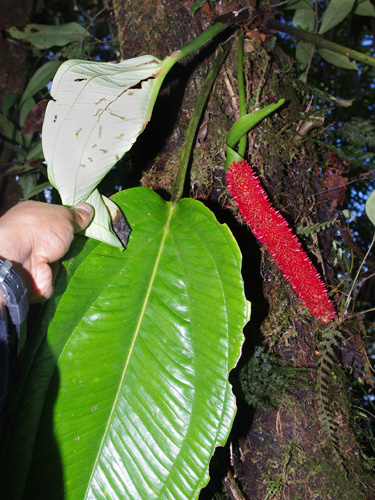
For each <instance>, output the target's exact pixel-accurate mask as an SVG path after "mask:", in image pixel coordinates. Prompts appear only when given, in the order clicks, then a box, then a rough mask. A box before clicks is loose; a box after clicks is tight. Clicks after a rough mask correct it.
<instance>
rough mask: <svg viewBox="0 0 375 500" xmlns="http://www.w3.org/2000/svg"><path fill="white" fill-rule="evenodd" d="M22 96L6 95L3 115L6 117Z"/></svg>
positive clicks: (2, 103) (3, 103)
mask: <svg viewBox="0 0 375 500" xmlns="http://www.w3.org/2000/svg"><path fill="white" fill-rule="evenodd" d="M20 98H21V96H20V94H6V95H5V96H4V97H3V100H2V102H1V105H2V108H3V114H4V116H6V115H7V114H8V111H9V110H10V109H11V108H12V107H13V106H14V105H15V104H16V103H17V102H18V101H19V100H20Z"/></svg>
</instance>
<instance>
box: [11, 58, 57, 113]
mask: <svg viewBox="0 0 375 500" xmlns="http://www.w3.org/2000/svg"><path fill="white" fill-rule="evenodd" d="M59 66H61V61H48V62H46V63H45V64H43V66H41V67H40V68H38V69H37V70H36V72H35V73H34V74H33V76H32V77H31V79H30V81H29V83H28V84H27V87H26V89H25V91H24V93H23V94H22V98H21V103H23V102H25V101H27V100H28V99H29V98H30V97H32V96H33V95H35V94H37V93H38V92H39V91H40V90H42V89H44V88H45V86H46V85H47V83H48V82H49V81H50V80H51V78H53V76H54V75H55V73H56V71H57V70H58V68H59Z"/></svg>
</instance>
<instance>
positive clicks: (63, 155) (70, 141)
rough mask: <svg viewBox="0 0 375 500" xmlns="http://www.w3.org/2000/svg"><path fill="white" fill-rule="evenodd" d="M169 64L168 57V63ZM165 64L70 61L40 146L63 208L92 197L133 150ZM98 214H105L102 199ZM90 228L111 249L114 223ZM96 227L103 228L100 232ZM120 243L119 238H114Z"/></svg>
mask: <svg viewBox="0 0 375 500" xmlns="http://www.w3.org/2000/svg"><path fill="white" fill-rule="evenodd" d="M167 60H168V58H167ZM162 69H163V63H162V62H161V61H159V60H158V59H156V58H155V57H152V56H141V57H137V58H134V59H130V60H126V61H122V62H120V63H118V64H115V63H102V62H95V61H81V60H69V61H66V62H65V63H64V64H63V65H62V66H60V68H59V70H58V72H57V74H56V76H55V78H54V80H53V84H52V88H51V95H52V97H53V98H54V100H53V101H51V102H50V103H49V104H48V106H47V110H46V114H45V118H44V123H43V130H42V142H43V151H44V156H45V159H46V161H47V165H48V176H49V179H50V181H51V184H52V185H53V186H54V187H55V188H56V189H57V190H58V191H59V193H60V196H61V199H62V202H63V204H64V205H75V204H77V203H79V202H82V201H86V200H87V198H88V196H90V195H91V193H92V192H93V191H94V190H95V188H96V186H97V185H98V184H99V182H100V181H101V180H102V179H103V177H104V176H105V175H106V174H107V172H108V171H109V170H110V169H111V168H112V167H113V165H114V164H115V163H117V161H118V160H119V159H120V158H121V157H122V156H123V155H124V154H125V153H126V152H127V151H128V150H129V149H130V148H131V146H132V145H133V143H134V142H135V141H136V139H137V137H138V135H139V134H140V133H141V132H142V131H143V130H144V128H145V127H146V125H147V123H148V121H149V119H150V117H151V112H152V108H153V105H154V102H155V98H156V96H155V91H157V90H158V88H159V87H160V82H159V81H158V79H162V78H164V76H165V73H163V71H162ZM95 199H96V200H97V201H98V203H99V204H98V205H97V206H95V205H94V208H95V214H99V213H100V214H102V215H103V214H104V210H105V206H104V205H103V203H102V202H101V199H100V197H98V196H97V197H95ZM107 222H108V226H107V227H106V228H104V226H103V219H102V220H101V221H97V220H96V215H95V219H94V221H93V223H92V224H91V225H90V226H89V227H88V229H87V230H86V233H85V234H87V235H88V236H91V237H93V238H98V239H100V240H101V241H105V242H107V243H110V244H113V241H114V240H113V236H114V233H113V232H112V227H111V225H110V219H109V218H108V219H107ZM97 225H100V226H101V227H102V229H101V230H100V231H99V232H98V231H96V228H97ZM116 238H117V237H116Z"/></svg>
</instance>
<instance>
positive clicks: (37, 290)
mask: <svg viewBox="0 0 375 500" xmlns="http://www.w3.org/2000/svg"><path fill="white" fill-rule="evenodd" d="M93 213H94V211H93V208H92V207H91V206H90V205H88V204H87V203H79V204H78V205H77V206H75V207H72V208H66V207H63V206H61V205H52V204H49V203H41V202H37V201H24V202H22V203H20V204H18V205H16V206H14V207H12V208H11V209H10V210H9V211H8V212H6V213H5V214H4V215H3V216H2V217H1V218H0V257H2V258H3V259H6V260H9V261H10V262H12V264H13V266H14V268H15V270H16V271H17V272H18V273H19V275H20V276H21V278H22V280H23V282H24V284H25V286H26V288H27V289H28V292H29V300H30V302H37V301H40V300H46V299H48V298H50V297H51V295H52V293H53V282H54V278H55V275H56V273H57V269H58V265H59V263H58V261H59V259H61V258H62V257H63V256H64V255H65V254H66V253H67V251H68V250H69V247H70V245H71V243H72V241H73V238H74V233H76V232H79V231H82V230H83V229H85V228H86V227H87V226H88V225H89V223H90V222H91V219H92V217H93Z"/></svg>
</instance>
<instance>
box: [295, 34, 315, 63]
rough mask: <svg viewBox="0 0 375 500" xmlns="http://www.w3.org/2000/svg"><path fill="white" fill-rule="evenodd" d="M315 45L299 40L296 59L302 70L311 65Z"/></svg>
mask: <svg viewBox="0 0 375 500" xmlns="http://www.w3.org/2000/svg"><path fill="white" fill-rule="evenodd" d="M312 50H313V44H312V43H310V42H304V41H302V40H299V41H298V42H297V47H296V59H297V61H298V63H299V68H300V70H301V71H302V70H304V69H305V68H306V66H307V65H308V63H309V60H310V57H311V51H312Z"/></svg>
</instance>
